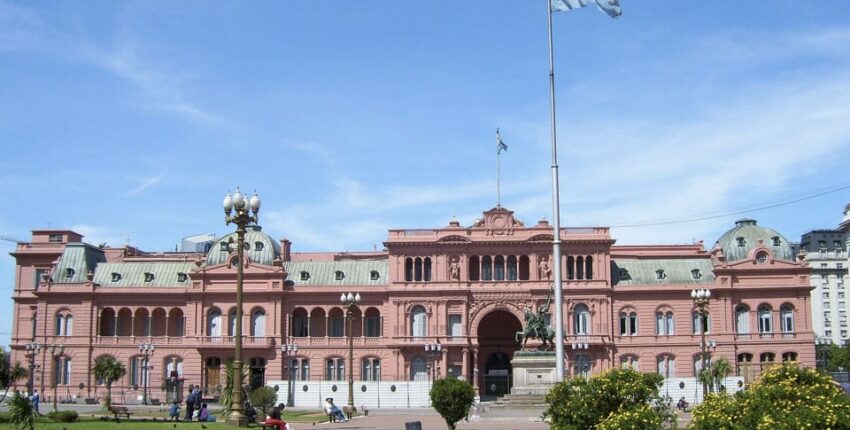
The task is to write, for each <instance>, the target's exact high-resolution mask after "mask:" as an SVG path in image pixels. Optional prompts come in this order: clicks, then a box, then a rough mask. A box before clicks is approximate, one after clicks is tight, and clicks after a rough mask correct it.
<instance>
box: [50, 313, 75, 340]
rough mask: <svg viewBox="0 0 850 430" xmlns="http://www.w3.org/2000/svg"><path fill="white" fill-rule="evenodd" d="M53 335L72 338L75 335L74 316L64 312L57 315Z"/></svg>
mask: <svg viewBox="0 0 850 430" xmlns="http://www.w3.org/2000/svg"><path fill="white" fill-rule="evenodd" d="M53 334H54V335H55V336H72V335H73V334H74V316H73V315H71V313H70V312H68V311H62V312H59V313H58V314H56V324H55V327H54V333H53Z"/></svg>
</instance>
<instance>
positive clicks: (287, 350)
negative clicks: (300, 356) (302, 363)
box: [280, 343, 298, 408]
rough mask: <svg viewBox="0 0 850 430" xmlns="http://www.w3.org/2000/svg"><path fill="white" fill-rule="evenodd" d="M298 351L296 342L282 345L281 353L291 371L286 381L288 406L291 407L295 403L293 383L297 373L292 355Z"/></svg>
mask: <svg viewBox="0 0 850 430" xmlns="http://www.w3.org/2000/svg"><path fill="white" fill-rule="evenodd" d="M296 352H298V345H296V344H294V343H285V344H283V345H281V346H280V353H281V354H282V355H283V362H284V363H285V364H284V365H285V366H286V369H288V371H289V376H288V377H287V381H286V406H287V407H289V408H291V407H293V406H294V405H295V400H294V399H293V397H295V396H294V394H295V393H294V391H293V388H294V387H293V385H292V377H293V376H294V375H295V365H294V364H293V362H292V361H293V360H292V357H293V356H294V355H295V353H296Z"/></svg>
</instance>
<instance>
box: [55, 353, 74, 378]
mask: <svg viewBox="0 0 850 430" xmlns="http://www.w3.org/2000/svg"><path fill="white" fill-rule="evenodd" d="M53 383H54V384H56V385H68V384H70V383H71V357H68V356H67V355H62V356H59V357H56V360H55V361H54V362H53Z"/></svg>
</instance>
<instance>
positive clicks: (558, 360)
mask: <svg viewBox="0 0 850 430" xmlns="http://www.w3.org/2000/svg"><path fill="white" fill-rule="evenodd" d="M546 4H547V5H548V10H549V15H548V18H549V20H548V24H549V25H548V27H549V102H550V109H549V110H550V121H551V135H552V210H553V212H554V216H553V217H552V224H553V226H552V231H553V233H552V260H553V262H554V263H555V264H554V267H553V268H552V276H554V277H555V339H554V342H555V378H556V380H557V381H563V380H564V294H563V284H562V282H561V209H560V202H559V191H558V138H557V136H558V134H557V131H556V128H555V54H554V51H553V49H552V0H546Z"/></svg>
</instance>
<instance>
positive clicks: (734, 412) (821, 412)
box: [690, 363, 850, 430]
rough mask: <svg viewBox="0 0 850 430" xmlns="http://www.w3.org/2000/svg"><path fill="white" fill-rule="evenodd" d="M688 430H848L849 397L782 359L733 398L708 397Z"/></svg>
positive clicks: (821, 376)
mask: <svg viewBox="0 0 850 430" xmlns="http://www.w3.org/2000/svg"><path fill="white" fill-rule="evenodd" d="M724 416H728V417H729V418H728V419H726V418H724ZM690 428H691V429H694V430H702V429H706V430H707V429H720V430H724V429H726V430H744V429H746V430H750V429H756V430H758V429H771V430H794V429H804V428H812V429H833V430H840V429H844V430H850V398H848V397H847V396H846V395H844V393H843V391H842V390H841V388H839V387H838V386H837V385H836V384H835V383H833V382H832V380H831V379H830V378H829V376H827V375H824V374H822V373H818V372H816V371H815V370H812V369H801V368H800V367H798V366H797V365H796V364H794V363H785V364H782V365H778V366H774V367H772V368H770V369H769V370H767V371H765V372H764V373H763V374H762V377H761V379H760V380H759V381H758V382H756V383H754V384H752V385H750V387H749V389H748V390H747V391H742V392H739V393H736V394H735V396H734V397H729V396H712V397H709V398H708V399H707V401H706V402H705V403H703V404H702V405H699V406H697V407H696V408H695V409H694V416H693V421H691V426H690Z"/></svg>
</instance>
